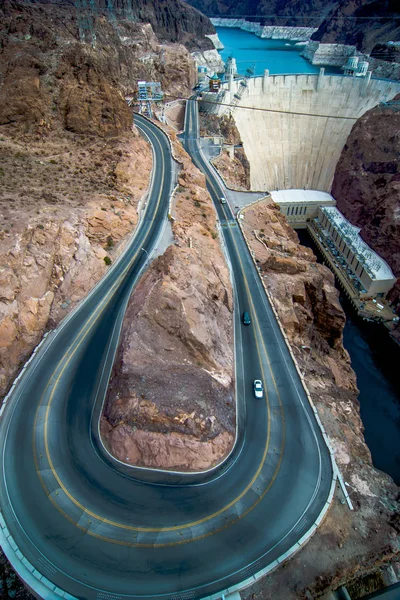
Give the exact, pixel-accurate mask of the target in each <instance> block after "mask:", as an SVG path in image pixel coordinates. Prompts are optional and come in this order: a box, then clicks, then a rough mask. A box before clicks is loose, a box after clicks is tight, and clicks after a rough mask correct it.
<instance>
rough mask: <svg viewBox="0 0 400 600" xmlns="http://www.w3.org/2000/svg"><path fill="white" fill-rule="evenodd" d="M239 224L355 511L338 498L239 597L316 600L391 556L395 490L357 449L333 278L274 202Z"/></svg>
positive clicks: (353, 390) (362, 448)
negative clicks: (284, 560)
mask: <svg viewBox="0 0 400 600" xmlns="http://www.w3.org/2000/svg"><path fill="white" fill-rule="evenodd" d="M244 215H245V218H244V220H243V225H244V230H245V233H246V238H247V240H248V242H249V243H250V245H251V247H252V249H253V251H254V253H255V257H256V259H257V261H258V264H259V266H260V268H261V273H262V276H263V278H264V281H265V283H266V286H267V289H268V290H269V292H270V294H271V297H272V300H273V304H274V306H275V308H276V310H277V312H278V315H279V318H280V321H281V323H282V325H283V328H284V330H285V332H286V335H287V336H288V339H289V341H290V345H291V348H292V351H293V353H294V355H295V357H296V359H297V362H298V364H299V366H300V369H301V371H302V373H303V374H304V378H305V380H306V384H307V387H308V389H309V391H310V393H311V396H312V399H313V402H314V404H315V406H316V407H317V409H318V413H319V416H320V419H321V421H322V424H323V426H324V429H325V431H326V432H327V434H328V438H329V441H330V444H331V447H332V449H333V451H334V453H335V460H336V463H337V465H338V467H339V469H340V471H341V474H342V475H343V478H344V480H345V481H346V482H347V484H348V491H349V493H350V497H351V500H352V503H353V505H354V508H355V510H354V511H353V512H351V511H350V510H349V509H348V508H347V505H346V504H344V505H343V504H342V503H341V500H342V498H343V496H342V494H341V492H338V491H337V492H336V494H335V497H334V501H333V506H332V508H331V509H330V511H329V512H328V514H327V517H326V518H325V520H324V522H323V523H322V525H321V526H320V527H319V528H318V530H317V532H316V533H315V534H314V536H313V537H312V539H311V540H310V541H309V542H308V543H307V545H306V546H305V547H304V548H303V549H302V550H301V551H300V552H298V553H297V554H296V555H295V556H294V558H292V559H291V561H290V562H289V563H288V564H287V565H285V566H284V568H283V567H280V568H279V569H277V570H276V571H274V574H273V577H271V578H267V579H264V580H261V581H260V582H258V583H256V584H254V585H253V586H251V587H250V588H248V590H246V592H245V598H246V600H250V599H252V598H260V599H261V598H262V599H271V600H272V598H274V599H276V598H278V599H279V600H297V599H298V598H314V597H318V596H320V595H321V594H322V593H323V592H326V591H328V590H329V589H333V590H334V589H337V588H338V587H339V586H340V585H343V584H344V583H347V582H348V581H349V580H352V579H353V578H354V577H357V576H360V575H362V574H365V573H366V572H368V571H372V570H373V569H374V568H376V567H377V566H378V565H380V564H384V563H385V561H389V560H392V559H395V557H396V556H398V552H399V547H398V543H397V540H398V525H396V523H397V521H396V514H398V512H399V508H400V507H399V502H398V488H397V486H396V485H395V484H394V483H393V481H392V480H391V478H390V477H389V476H388V475H385V474H384V473H381V472H380V471H377V470H376V469H375V468H374V467H373V466H372V462H371V455H370V452H369V449H368V447H367V446H366V444H365V441H364V437H363V425H362V422H361V418H360V412H359V404H358V400H357V394H358V390H357V385H356V378H355V374H354V372H353V370H352V369H351V364H350V360H349V356H348V354H347V352H346V350H345V349H344V348H343V345H342V332H343V326H344V323H345V315H344V313H343V310H342V308H341V306H340V303H339V301H338V291H337V290H336V288H335V286H334V279H333V275H332V273H331V272H330V271H329V269H327V268H326V267H324V266H322V265H319V264H317V263H316V258H315V256H314V255H313V253H312V251H311V250H310V249H309V248H305V247H303V246H301V245H300V244H299V243H298V238H297V234H296V233H295V231H294V230H293V229H292V228H291V227H290V226H289V225H288V224H287V222H286V219H285V216H284V215H283V214H281V213H280V211H279V209H278V207H277V206H276V205H274V203H272V202H269V203H268V202H266V201H263V202H262V203H257V204H255V205H254V206H252V207H249V208H248V209H247V210H245V211H244ZM277 266H278V268H277Z"/></svg>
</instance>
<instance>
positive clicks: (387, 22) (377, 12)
mask: <svg viewBox="0 0 400 600" xmlns="http://www.w3.org/2000/svg"><path fill="white" fill-rule="evenodd" d="M399 16H400V10H399V7H398V5H397V4H396V3H395V2H393V1H392V0H383V1H381V0H372V1H371V0H346V2H340V3H337V4H336V6H335V7H334V9H333V10H332V11H331V12H330V13H329V14H328V15H327V16H326V18H325V20H324V21H323V23H321V25H320V27H319V29H318V31H317V32H316V33H314V34H313V35H312V39H313V40H318V41H319V42H322V43H324V44H346V45H349V46H353V45H354V46H356V48H357V49H358V50H360V51H361V52H366V53H370V52H371V51H372V49H373V48H374V47H375V45H376V44H377V43H383V42H388V41H397V40H399V39H400V25H399Z"/></svg>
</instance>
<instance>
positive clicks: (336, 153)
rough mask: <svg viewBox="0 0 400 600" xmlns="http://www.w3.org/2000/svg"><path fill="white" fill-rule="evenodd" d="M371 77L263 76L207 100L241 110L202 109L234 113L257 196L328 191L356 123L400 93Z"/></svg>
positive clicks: (399, 86) (225, 88)
mask: <svg viewBox="0 0 400 600" xmlns="http://www.w3.org/2000/svg"><path fill="white" fill-rule="evenodd" d="M368 75H369V76H368V77H366V78H355V77H344V76H340V75H339V76H334V75H329V76H325V75H324V72H323V69H321V72H320V74H319V75H312V74H310V75H273V76H270V75H269V73H268V71H265V74H264V76H262V77H254V78H251V79H248V80H247V82H246V83H247V85H246V87H245V88H244V90H243V89H242V90H240V87H241V83H240V80H237V79H236V80H233V81H232V80H231V81H230V82H229V84H223V86H222V87H221V89H220V91H219V93H217V94H215V93H214V94H213V93H206V94H204V95H203V98H204V99H205V100H208V101H214V102H222V103H223V104H232V103H233V104H235V103H237V105H236V107H235V108H229V107H227V106H223V105H218V104H215V105H214V106H213V105H212V104H211V105H210V104H205V105H203V106H204V108H205V109H206V110H210V112H214V113H216V114H219V115H222V114H224V113H226V112H229V111H230V110H232V113H233V116H234V118H235V121H236V124H237V127H238V129H239V132H240V135H241V138H242V141H243V146H244V150H245V152H246V155H247V158H248V160H249V162H250V180H251V189H252V190H281V189H293V188H295V189H304V188H305V189H311V190H321V191H326V192H329V191H330V189H331V185H332V180H333V175H334V172H335V168H336V164H337V162H338V160H339V157H340V154H341V151H342V149H343V147H344V145H345V143H346V140H347V137H348V135H349V133H350V131H351V128H352V127H353V125H354V123H355V122H356V120H357V119H358V118H359V117H361V116H362V115H363V114H364V113H365V112H366V111H367V110H369V109H371V108H373V107H374V106H376V105H377V104H379V103H380V102H386V101H390V100H391V99H392V98H394V96H395V95H396V94H398V93H399V92H400V82H396V81H389V80H383V79H371V78H370V74H368ZM243 87H244V86H243V85H242V88H243ZM228 88H229V89H228ZM235 94H236V95H237V96H240V100H238V98H237V97H236V98H235ZM249 108H255V109H264V110H249ZM265 109H267V110H265ZM267 111H277V112H267ZM279 111H282V112H279ZM287 111H290V114H288V112H287ZM293 113H306V114H293Z"/></svg>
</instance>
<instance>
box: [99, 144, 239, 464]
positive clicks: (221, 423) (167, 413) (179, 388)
mask: <svg viewBox="0 0 400 600" xmlns="http://www.w3.org/2000/svg"><path fill="white" fill-rule="evenodd" d="M174 150H175V154H176V156H177V157H178V159H179V160H180V161H181V162H182V163H183V167H182V171H181V173H180V178H179V187H178V188H177V193H176V195H175V198H174V203H173V209H172V212H173V216H174V219H175V220H174V221H173V226H172V230H173V231H172V233H173V244H172V245H171V246H170V247H169V248H168V250H167V251H166V252H165V254H164V255H163V256H161V257H160V258H158V259H157V260H156V261H155V262H154V263H153V264H152V265H151V266H150V268H149V270H148V271H147V273H146V274H145V276H144V277H143V278H142V280H141V282H140V284H139V285H138V287H137V288H136V289H135V291H134V293H133V295H132V298H131V300H130V303H129V306H128V309H127V312H126V316H125V319H124V324H123V331H122V335H121V342H120V346H119V349H118V355H117V358H116V363H115V369H114V372H113V375H112V378H111V383H110V387H109V393H108V398H107V402H106V406H105V410H104V416H103V420H102V434H103V438H104V440H105V442H106V444H107V445H108V447H109V449H110V451H111V452H112V453H113V454H114V455H115V456H116V457H117V458H119V459H120V460H123V461H126V462H129V463H130V464H137V465H141V466H148V467H155V468H165V469H174V470H185V471H196V470H201V469H205V468H209V467H211V466H213V465H214V464H216V463H217V462H219V461H220V460H221V459H222V458H223V457H224V456H225V455H226V454H227V452H228V451H229V450H230V449H231V447H232V445H233V441H234V438H235V412H236V411H235V398H234V381H233V323H232V310H233V306H232V291H231V285H230V279H229V271H228V269H227V266H226V263H225V259H224V257H223V255H222V252H221V247H220V244H219V241H218V234H217V229H216V215H215V210H214V208H213V205H212V201H211V198H210V196H209V194H208V192H207V191H206V188H205V179H204V176H203V175H202V174H201V173H200V172H199V171H198V170H197V169H196V168H195V167H194V166H193V165H192V163H191V162H190V160H189V157H188V156H187V154H186V153H185V152H184V150H183V149H182V147H181V145H180V144H179V143H178V142H177V141H175V142H174Z"/></svg>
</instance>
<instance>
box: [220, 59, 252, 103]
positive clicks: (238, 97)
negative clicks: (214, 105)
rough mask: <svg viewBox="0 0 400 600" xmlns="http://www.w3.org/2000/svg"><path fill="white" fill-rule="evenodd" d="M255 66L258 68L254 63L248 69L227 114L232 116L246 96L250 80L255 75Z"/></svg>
mask: <svg viewBox="0 0 400 600" xmlns="http://www.w3.org/2000/svg"><path fill="white" fill-rule="evenodd" d="M255 66H256V63H252V64H251V66H250V67H248V68H247V69H246V73H245V75H244V78H243V79H242V80H241V81H240V83H239V87H238V90H237V92H236V94H234V95H233V99H232V102H231V106H230V107H229V108H228V110H227V112H229V113H230V114H232V113H233V111H234V109H235V108H236V106H237V105H238V104H239V102H240V100H241V98H242V96H243V94H244V91H245V89H246V88H247V86H248V82H249V79H250V78H251V77H253V75H254V70H255Z"/></svg>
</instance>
